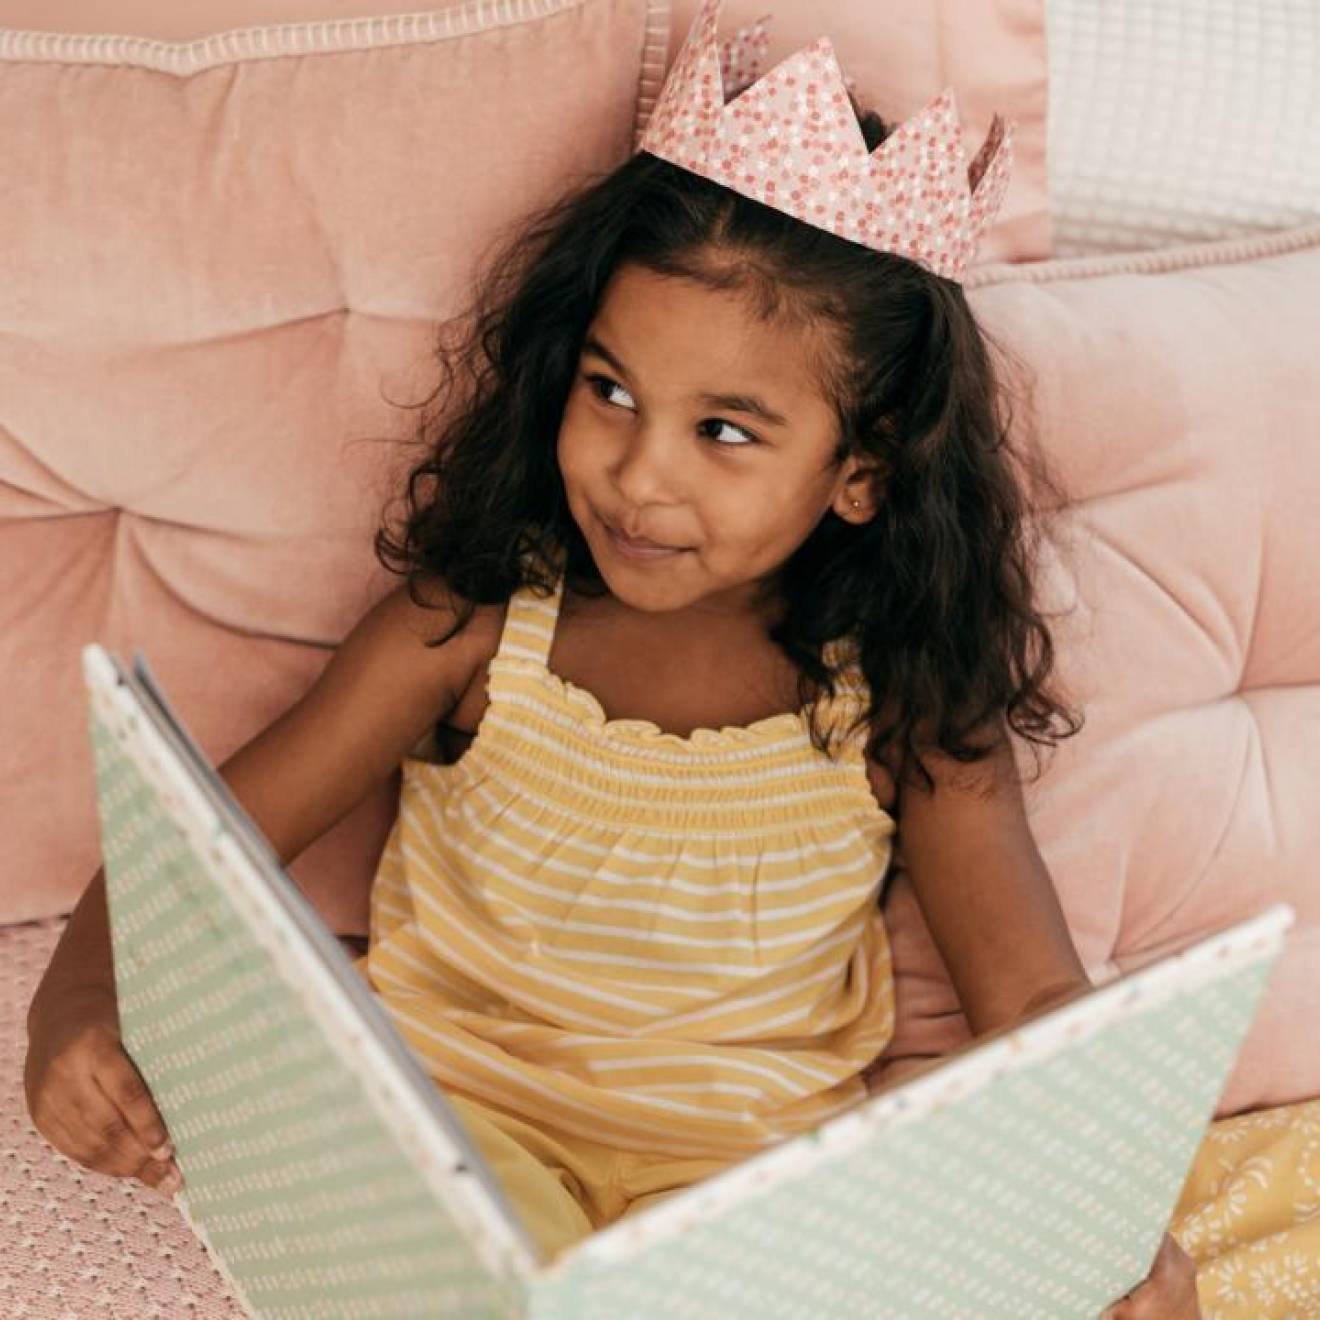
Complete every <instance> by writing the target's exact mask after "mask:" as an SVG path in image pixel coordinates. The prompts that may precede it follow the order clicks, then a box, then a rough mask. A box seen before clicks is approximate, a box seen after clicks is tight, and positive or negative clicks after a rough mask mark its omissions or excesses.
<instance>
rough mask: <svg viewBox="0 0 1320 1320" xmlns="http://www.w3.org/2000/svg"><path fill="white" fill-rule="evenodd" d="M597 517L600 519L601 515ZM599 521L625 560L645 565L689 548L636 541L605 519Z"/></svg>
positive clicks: (679, 553)
mask: <svg viewBox="0 0 1320 1320" xmlns="http://www.w3.org/2000/svg"><path fill="white" fill-rule="evenodd" d="M597 517H598V518H599V515H597ZM599 520H600V525H601V526H602V527H603V528H604V529H605V532H606V535H607V536H608V537H609V539H610V543H611V544H612V545H613V547H614V549H615V551H616V552H617V553H618V554H620V555H622V556H623V557H624V558H625V559H631V560H634V561H636V562H639V563H645V562H647V561H649V560H652V559H670V558H672V557H673V556H674V555H681V554H682V553H683V552H684V550H685V549H686V548H687V547H686V546H675V545H658V544H657V543H656V542H654V541H645V540H634V539H632V538H630V537H627V536H625V535H624V534H623V533H622V532H621V531H619V530H618V529H617V528H616V527H613V526H611V525H610V524H609V523H607V522H606V521H605V520H604V519H603V518H600V519H599Z"/></svg>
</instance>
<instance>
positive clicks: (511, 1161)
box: [446, 1092, 735, 1255]
mask: <svg viewBox="0 0 1320 1320" xmlns="http://www.w3.org/2000/svg"><path fill="white" fill-rule="evenodd" d="M446 1095H447V1098H448V1099H449V1102H450V1104H452V1105H453V1106H454V1108H455V1109H456V1110H457V1111H458V1114H459V1117H460V1118H462V1120H463V1123H464V1125H465V1126H466V1128H467V1130H468V1133H469V1135H470V1136H471V1137H472V1139H473V1141H474V1142H475V1143H476V1145H477V1148H478V1149H479V1150H480V1151H481V1153H482V1155H484V1156H485V1157H486V1160H487V1162H488V1163H489V1164H490V1166H491V1168H492V1169H493V1170H494V1172H495V1176H496V1178H498V1179H499V1182H500V1184H501V1186H502V1187H503V1188H504V1191H505V1192H506V1194H507V1195H508V1197H509V1200H510V1201H512V1202H513V1205H514V1208H515V1209H516V1210H517V1211H518V1213H519V1214H520V1215H521V1216H522V1219H523V1222H524V1223H525V1224H526V1225H527V1229H528V1231H529V1232H530V1233H531V1235H532V1238H533V1239H534V1240H535V1241H536V1242H537V1243H538V1244H539V1245H540V1246H541V1247H542V1248H543V1249H544V1250H545V1251H546V1253H547V1254H548V1255H553V1254H554V1253H556V1252H558V1251H560V1250H562V1249H563V1248H564V1247H567V1246H571V1245H572V1244H573V1243H574V1242H577V1241H578V1240H579V1239H581V1238H584V1237H586V1236H587V1235H588V1234H590V1233H593V1232H595V1231H596V1230H597V1229H599V1228H604V1227H605V1226H606V1225H607V1224H611V1223H613V1222H614V1221H615V1220H616V1219H619V1218H621V1217H622V1216H624V1215H626V1214H629V1213H631V1212H632V1211H634V1210H638V1209H641V1208H643V1207H645V1206H647V1205H650V1204H652V1203H653V1202H655V1201H658V1200H660V1199H661V1198H663V1197H665V1196H668V1195H669V1194H670V1193H671V1192H677V1191H682V1190H683V1188H685V1187H690V1186H691V1185H692V1184H693V1183H695V1182H699V1181H700V1180H701V1179H702V1178H706V1177H708V1176H709V1175H711V1174H713V1173H718V1172H720V1171H721V1170H722V1169H727V1168H728V1167H729V1165H730V1164H732V1163H734V1162H735V1161H734V1160H718V1159H680V1158H675V1157H673V1156H669V1155H648V1154H641V1153H639V1152H637V1151H627V1150H617V1149H615V1148H614V1147H613V1146H606V1145H602V1144H601V1143H600V1142H597V1141H589V1140H587V1139H586V1138H584V1137H575V1136H570V1135H568V1134H566V1133H562V1132H551V1131H548V1130H546V1129H544V1128H538V1127H534V1126H533V1125H532V1124H531V1123H526V1122H524V1121H523V1120H522V1119H519V1118H514V1117H512V1116H511V1115H509V1114H505V1113H503V1112H501V1111H500V1110H497V1109H493V1108H489V1107H487V1106H486V1105H483V1104H481V1103H480V1102H478V1101H476V1100H470V1099H468V1098H467V1097H466V1096H462V1095H456V1094H454V1093H452V1092H446Z"/></svg>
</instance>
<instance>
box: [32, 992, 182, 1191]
mask: <svg viewBox="0 0 1320 1320" xmlns="http://www.w3.org/2000/svg"><path fill="white" fill-rule="evenodd" d="M23 1089H24V1091H25V1093H26V1095H27V1106H28V1112H29V1113H30V1114H31V1115H32V1122H33V1125H34V1126H35V1127H36V1129H37V1131H38V1132H40V1133H41V1135H42V1136H43V1137H45V1138H46V1140H47V1141H49V1142H50V1144H51V1145H52V1146H54V1147H55V1149H56V1150H58V1151H60V1152H62V1153H63V1154H65V1155H67V1156H68V1157H69V1158H70V1159H73V1160H76V1161H77V1162H78V1163H79V1164H82V1165H84V1166H85V1167H86V1168H89V1169H92V1170H94V1171H95V1172H97V1173H108V1174H112V1175H113V1176H115V1177H117V1178H140V1179H141V1180H142V1182H144V1183H145V1184H146V1185H147V1186H148V1187H155V1188H157V1189H159V1190H160V1191H161V1192H163V1193H164V1194H165V1195H167V1196H172V1195H173V1194H174V1193H175V1192H176V1191H178V1190H179V1188H180V1187H181V1186H182V1183H183V1179H182V1175H181V1174H180V1173H179V1170H178V1167H177V1166H176V1165H175V1163H174V1160H173V1159H172V1158H171V1156H172V1155H173V1153H174V1150H173V1147H172V1146H171V1145H170V1143H169V1134H168V1133H167V1132H166V1130H165V1124H164V1123H163V1122H162V1121H161V1117H160V1113H159V1112H158V1111H157V1109H156V1105H155V1102H154V1101H153V1100H152V1098H151V1093H150V1092H149V1091H148V1090H147V1087H146V1083H144V1082H143V1080H142V1076H141V1074H140V1073H139V1072H138V1070H137V1068H136V1067H135V1066H134V1064H133V1061H132V1060H131V1059H130V1058H129V1057H128V1055H127V1054H126V1053H125V1052H124V1047H123V1044H122V1043H121V1039H120V1035H119V1013H118V1010H117V1008H116V1006H115V1001H114V997H113V995H106V994H103V993H102V994H96V995H92V996H88V997H84V998H80V999H79V1000H78V1001H77V1002H76V1003H66V1004H62V1005H61V1006H60V1008H59V1009H58V1010H56V1011H48V1012H45V1013H39V1014H29V1017H28V1052H27V1059H26V1061H25V1063H24V1067H23Z"/></svg>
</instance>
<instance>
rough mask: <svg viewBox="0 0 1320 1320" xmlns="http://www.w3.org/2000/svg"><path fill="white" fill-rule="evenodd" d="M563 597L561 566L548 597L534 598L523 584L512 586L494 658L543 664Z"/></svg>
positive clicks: (552, 638)
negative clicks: (516, 659) (515, 659)
mask: <svg viewBox="0 0 1320 1320" xmlns="http://www.w3.org/2000/svg"><path fill="white" fill-rule="evenodd" d="M563 597H564V572H563V568H562V567H561V568H560V570H559V574H558V576H557V578H556V579H555V586H554V590H553V592H552V593H551V594H550V595H549V596H542V595H538V594H537V593H535V592H534V591H533V590H532V588H531V587H529V586H527V585H526V584H525V583H524V584H521V585H519V586H518V587H516V588H515V589H514V592H513V595H512V596H510V597H509V605H508V609H507V611H506V612H505V616H504V628H503V630H502V631H501V633H500V644H499V648H498V649H497V651H496V655H497V656H504V657H508V656H515V657H517V658H518V659H519V660H531V661H533V662H534V663H535V664H539V665H544V664H546V662H547V661H548V660H549V658H550V646H551V644H552V643H553V642H554V639H555V624H556V623H557V622H558V620H559V603H560V601H561V600H563Z"/></svg>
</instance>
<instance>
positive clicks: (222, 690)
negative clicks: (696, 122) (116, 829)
mask: <svg viewBox="0 0 1320 1320" xmlns="http://www.w3.org/2000/svg"><path fill="white" fill-rule="evenodd" d="M664 37H665V10H664V4H663V0H540V3H538V4H537V5H536V6H527V5H523V4H520V3H514V0H494V2H493V3H485V4H481V5H463V6H461V7H458V8H454V9H451V10H446V11H442V12H441V13H438V14H435V15H431V16H426V15H423V16H421V17H420V18H414V19H405V20H398V21H389V20H383V19H382V20H377V21H375V22H364V23H360V24H354V25H350V26H348V27H339V28H336V27H330V28H326V27H324V26H323V25H313V26H308V27H302V28H298V27H293V28H282V29H281V28H275V29H269V30H263V29H256V30H251V31H249V32H247V33H246V34H240V35H239V36H238V37H235V38H231V39H219V40H216V41H214V42H204V43H201V44H199V45H197V46H170V45H163V44H161V43H154V42H148V41H137V42H133V41H121V42H117V43H114V45H113V49H111V48H109V47H107V46H106V45H105V43H99V44H98V43H97V42H95V41H89V40H84V39H81V38H77V37H69V38H67V39H47V38H41V37H34V36H33V35H32V34H22V33H19V34H13V33H10V34H7V35H6V34H3V33H0V142H3V143H4V144H5V150H4V151H3V153H0V195H3V197H4V205H3V206H2V207H0V251H3V253H4V266H5V270H4V278H3V279H2V280H0V326H2V327H3V328H4V330H5V332H6V333H4V334H3V335H0V674H3V675H4V679H5V681H4V683H3V685H0V729H3V730H4V738H3V750H0V834H3V837H4V840H5V848H4V857H3V862H0V922H4V921H20V920H25V919H29V918H33V917H40V916H45V915H48V914H52V913H59V912H67V911H68V910H69V908H70V907H71V906H72V903H73V901H74V900H75V898H76V897H77V895H78V894H79V893H80V892H81V891H82V889H83V888H84V886H85V885H86V883H87V881H88V879H89V878H90V876H91V874H92V872H93V871H94V869H95V867H96V865H97V860H98V841H97V835H96V828H95V818H94V810H93V799H92V770H91V762H90V756H89V752H88V747H87V737H86V731H85V720H84V715H83V699H82V694H81V686H80V678H79V670H78V651H79V648H80V647H81V646H82V645H83V644H84V643H86V642H90V641H93V640H98V641H101V642H103V643H105V644H107V645H109V646H111V647H113V648H115V649H116V650H118V651H120V652H122V653H128V652H131V651H132V650H133V649H135V648H140V649H142V650H143V651H145V652H146V654H147V655H148V657H149V658H150V660H151V662H152V664H153V666H154V668H155V669H156V671H157V673H158V674H159V676H160V678H161V679H162V680H163V682H164V683H165V685H166V687H167V689H168V690H169V692H170V693H171V694H172V695H173V696H174V698H175V699H176V702H177V705H178V707H179V709H180V711H181V713H182V715H183V717H184V718H185V719H186V720H187V721H188V722H189V723H190V724H191V726H192V727H193V729H194V730H195V731H196V732H197V734H198V736H199V738H200V740H201V742H202V745H203V746H204V748H205V749H206V751H207V752H208V753H209V754H210V755H211V756H213V757H215V758H217V759H223V758H224V757H225V756H227V755H228V754H229V753H230V752H232V751H233V750H234V749H235V748H236V747H238V746H239V745H240V744H241V743H243V742H244V741H246V740H247V739H248V738H249V737H250V736H251V735H252V734H253V733H255V732H256V731H257V730H258V729H260V728H261V727H262V726H263V725H265V724H266V723H268V722H269V721H270V720H271V719H272V718H274V717H275V716H276V715H277V714H278V713H279V712H280V711H282V710H283V709H285V708H286V707H287V706H289V705H290V704H291V703H292V702H293V701H294V700H295V699H296V698H297V697H298V695H299V694H300V693H302V692H303V691H304V690H305V689H306V688H307V686H308V685H309V683H310V682H311V681H312V679H313V677H314V676H315V674H316V673H317V672H318V671H319V669H320V668H321V667H322V666H323V665H324V663H325V661H326V659H327V657H328V655H329V653H330V649H331V648H332V647H333V646H334V645H335V644H336V643H337V642H338V641H339V640H340V639H341V638H342V637H343V635H344V633H345V632H346V630H347V629H348V628H349V626H350V625H351V624H352V622H353V621H354V620H355V619H356V618H357V617H358V616H359V615H360V614H361V613H362V612H363V610H364V609H365V608H366V607H367V606H368V605H369V604H370V603H371V601H372V600H373V599H375V598H376V597H377V596H379V595H380V594H381V593H382V592H383V591H384V590H386V589H387V587H388V586H389V585H390V584H391V583H392V582H393V579H392V578H388V577H387V576H386V575H385V574H384V572H383V571H382V570H380V569H378V568H377V567H376V566H375V564H374V560H373V556H372V553H371V547H370V537H371V532H372V530H373V528H374V526H375V525H376V522H377V520H378V517H379V515H380V512H381V509H382V507H383V505H384V503H385V501H386V498H387V496H388V495H389V494H390V493H391V492H392V490H393V489H394V487H395V484H396V483H395V481H394V480H393V478H392V476H391V474H390V471H389V467H390V463H391V462H392V461H395V459H396V458H397V456H396V455H395V454H393V453H392V452H391V451H390V450H389V449H387V448H386V447H385V446H384V445H383V444H382V443H380V441H381V440H382V439H384V438H391V437H398V436H402V435H406V434H410V433H411V430H412V428H413V426H414V424H415V421H416V414H415V412H411V411H407V410H406V409H403V408H400V407H396V406H393V405H392V403H391V402H390V401H394V402H406V401H409V400H417V399H420V398H421V397H422V396H423V395H424V394H425V393H426V392H428V390H429V389H430V388H431V387H432V386H433V385H434V383H435V381H436V379H437V378H438V373H437V371H436V368H435V366H434V363H433V362H432V361H431V358H430V354H431V348H432V341H433V336H434V327H435V324H436V322H437V321H438V320H440V319H443V318H446V317H449V316H451V315H453V314H455V312H457V311H458V310H459V308H460V306H461V300H462V299H463V298H464V297H465V295H466V292H467V284H468V281H469V279H470V276H471V273H472V271H473V269H474V267H475V266H476V263H477V259H478V257H479V255H480V254H481V253H482V252H483V250H484V249H485V248H486V247H487V245H488V244H489V243H490V241H491V240H492V238H493V237H494V236H495V235H496V233H497V232H498V231H499V230H500V229H501V228H502V227H504V226H506V225H508V224H510V223H511V222H513V221H515V220H516V219H517V218H518V217H519V216H520V215H521V214H522V213H523V212H524V211H525V210H526V209H528V208H530V207H532V206H534V205H536V204H538V203H539V202H541V201H544V200H546V199H547V198H548V197H549V196H550V195H552V194H554V193H556V192H558V191H559V190H560V188H562V187H564V186H567V185H569V184H571V183H572V182H573V181H574V180H576V179H578V178H580V177H581V176H582V175H584V174H587V173H591V172H596V171H600V170H604V169H607V168H610V167H612V166H613V165H614V164H616V163H617V162H618V161H620V160H622V159H624V158H625V157H626V155H627V154H628V153H629V152H630V151H631V148H632V137H633V131H634V127H635V116H636V107H637V103H638V99H639V96H641V97H647V96H652V97H653V96H654V94H655V91H656V90H657V79H658V77H659V69H660V65H661V62H662V61H661V52H662V50H663V42H664ZM392 808H393V797H392V793H391V791H390V788H389V787H388V786H385V787H382V789H381V790H380V791H379V792H377V793H376V794H375V795H374V796H373V797H372V798H371V800H370V801H369V802H367V803H366V804H365V805H364V806H363V807H362V808H361V809H359V810H358V811H357V812H355V813H354V814H353V815H352V816H351V817H350V818H349V820H348V821H347V822H345V823H344V824H343V825H342V826H341V827H340V828H338V829H337V830H335V831H334V832H332V833H331V834H330V835H328V836H327V837H326V838H325V839H323V840H322V841H321V842H320V843H318V844H317V845H315V846H314V847H313V848H312V849H311V850H310V851H309V852H308V853H307V854H306V855H305V856H304V857H303V858H302V859H301V861H300V862H299V863H298V864H297V866H296V868H295V874H297V875H298V877H299V879H300V880H301V881H302V883H303V884H304V886H305V888H306V889H307V890H308V892H309V893H310V894H311V895H312V897H313V898H314V900H315V901H316V902H317V903H318V905H319V906H320V907H321V909H322V911H323V912H324V913H325V915H326V916H327V919H328V920H329V921H330V922H331V924H332V925H333V926H334V927H335V928H336V929H337V930H364V929H365V922H366V897H367V887H368V881H369V878H370V875H371V873H372V870H373V866H374V860H375V857H376V855H377V854H378V852H379V848H380V844H381V842H382V839H383V836H384V832H385V830H386V829H387V827H388V824H389V819H390V813H391V811H392Z"/></svg>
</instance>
